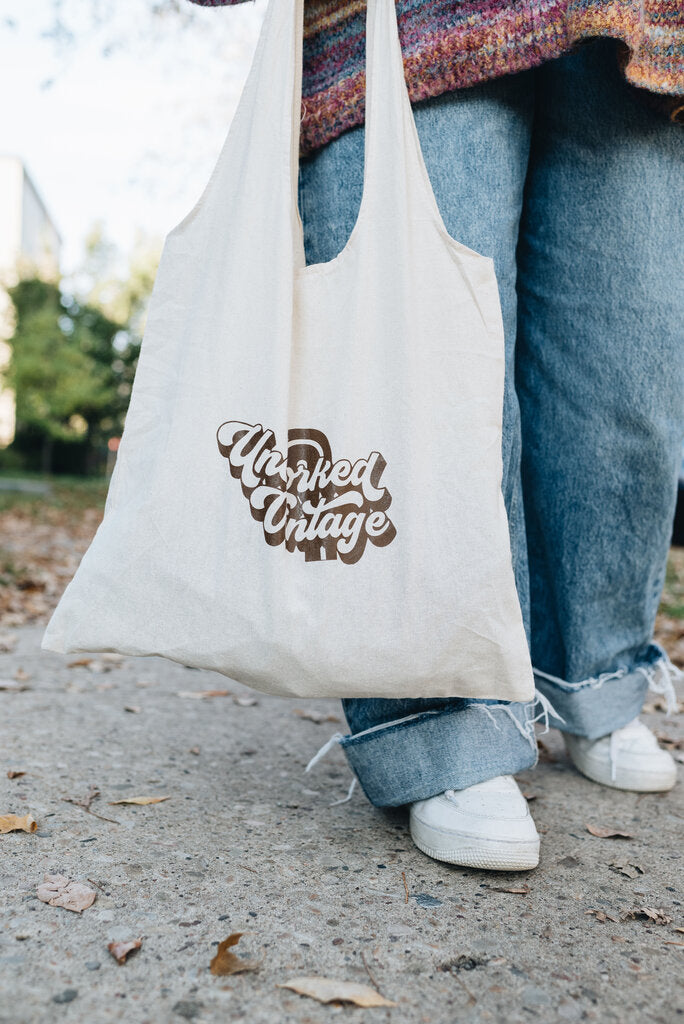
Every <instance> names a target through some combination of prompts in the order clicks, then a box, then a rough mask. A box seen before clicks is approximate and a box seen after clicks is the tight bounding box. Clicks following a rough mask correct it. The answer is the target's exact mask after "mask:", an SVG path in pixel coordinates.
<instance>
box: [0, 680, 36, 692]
mask: <svg viewBox="0 0 684 1024" xmlns="http://www.w3.org/2000/svg"><path fill="white" fill-rule="evenodd" d="M30 689H31V687H30V686H27V685H26V683H22V682H17V680H16V679H0V690H7V691H8V692H10V693H21V692H22V691H23V690H30Z"/></svg>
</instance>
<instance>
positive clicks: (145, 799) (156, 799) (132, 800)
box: [109, 796, 171, 807]
mask: <svg viewBox="0 0 684 1024" xmlns="http://www.w3.org/2000/svg"><path fill="white" fill-rule="evenodd" d="M170 799H171V797H170V796H127V797H125V799H123V800H110V801H109V804H110V805H111V806H112V807H114V806H115V805H116V804H138V805H139V806H141V807H147V805H148V804H161V803H163V801H164V800H170Z"/></svg>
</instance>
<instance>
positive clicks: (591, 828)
mask: <svg viewBox="0 0 684 1024" xmlns="http://www.w3.org/2000/svg"><path fill="white" fill-rule="evenodd" d="M584 827H585V828H586V830H587V832H591V834H592V836H598V838H599V839H634V833H633V832H623V831H622V830H621V829H619V828H610V827H608V826H606V825H585V826H584Z"/></svg>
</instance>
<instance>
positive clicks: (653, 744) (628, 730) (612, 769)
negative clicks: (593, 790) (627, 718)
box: [563, 718, 677, 793]
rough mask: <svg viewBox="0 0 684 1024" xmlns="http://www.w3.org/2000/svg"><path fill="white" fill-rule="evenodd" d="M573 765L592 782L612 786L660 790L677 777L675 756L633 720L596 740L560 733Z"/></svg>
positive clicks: (649, 790) (646, 790)
mask: <svg viewBox="0 0 684 1024" xmlns="http://www.w3.org/2000/svg"><path fill="white" fill-rule="evenodd" d="M563 736H564V739H565V746H566V747H567V751H568V754H569V755H570V759H571V761H572V763H573V764H574V765H575V767H576V768H577V769H578V770H579V771H581V772H582V774H583V775H586V776H587V778H588V779H592V780H593V781H594V782H600V783H601V785H602V786H611V787H612V788H613V789H631V790H635V791H636V792H638V793H662V792H664V791H665V790H668V789H672V787H673V786H674V784H675V782H676V780H677V765H676V764H675V761H674V758H672V757H671V756H670V754H668V753H667V751H666V750H661V749H660V747H659V746H658V741H657V739H656V738H655V736H654V735H653V733H652V732H651V730H650V729H648V728H647V727H646V726H645V725H644V723H643V722H641V721H640V720H639V719H638V718H635V719H634V721H633V722H629V724H628V725H625V726H623V728H622V729H616V730H615V732H613V733H610V735H608V736H602V737H601V739H598V740H587V739H584V738H583V737H582V736H572V735H570V733H564V734H563Z"/></svg>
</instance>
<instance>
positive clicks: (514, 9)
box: [192, 0, 684, 156]
mask: <svg viewBox="0 0 684 1024" xmlns="http://www.w3.org/2000/svg"><path fill="white" fill-rule="evenodd" d="M192 2H193V3H196V4H200V5H201V6H203V7H221V6H226V5H231V4H234V3H242V2H244V0H192ZM283 2H284V3H287V2H291V0H283ZM396 4H397V16H398V22H399V35H400V38H401V45H402V52H403V55H404V70H405V73H406V81H407V84H408V88H409V95H410V97H411V101H412V102H415V101H417V100H424V99H427V98H428V97H430V96H438V95H439V94H440V93H444V92H448V91H450V90H452V89H460V88H462V87H464V86H470V85H474V84H476V83H477V82H482V81H485V80H486V79H489V78H497V77H499V76H500V75H505V74H510V73H511V72H515V71H522V70H524V69H526V68H532V67H535V66H537V65H539V64H542V63H543V62H544V61H547V60H550V59H552V58H554V57H559V56H561V55H562V54H564V53H567V52H568V51H569V50H570V49H572V47H573V46H574V45H575V44H576V43H578V42H581V41H582V40H583V39H588V38H590V37H592V36H610V37H611V38H613V39H617V40H619V41H620V43H621V44H622V45H621V46H620V47H619V51H618V52H619V59H620V63H621V67H622V71H623V73H624V75H625V77H626V79H627V81H628V82H630V83H631V84H632V85H634V86H637V87H639V88H641V89H645V90H647V91H648V93H650V94H652V95H653V94H655V96H659V97H660V100H661V102H660V104H659V105H660V106H662V108H663V109H664V110H665V111H666V112H667V113H668V115H669V116H670V117H671V118H672V119H673V120H682V119H684V98H682V97H683V96H684V8H683V6H682V3H681V0H517V2H514V3H513V2H506V0H396ZM365 13H366V0H306V3H305V6H304V71H303V82H302V125H301V135H300V149H301V155H303V156H305V155H307V154H308V153H310V152H312V151H313V150H315V149H317V148H318V147H319V146H322V145H324V144H325V143H326V142H328V141H329V140H330V139H333V138H335V137H336V136H338V135H340V134H341V133H342V132H343V131H345V130H346V129H347V128H351V127H352V126H353V125H357V124H361V123H362V122H363V118H364V99H365V70H364V68H365Z"/></svg>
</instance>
